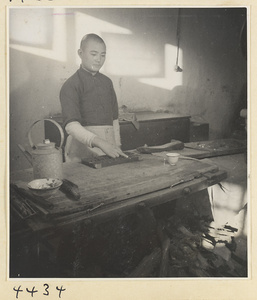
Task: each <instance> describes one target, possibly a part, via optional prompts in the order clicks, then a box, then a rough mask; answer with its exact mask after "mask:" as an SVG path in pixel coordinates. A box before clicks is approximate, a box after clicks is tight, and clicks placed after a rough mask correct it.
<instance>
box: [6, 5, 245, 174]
mask: <svg viewBox="0 0 257 300" xmlns="http://www.w3.org/2000/svg"><path fill="white" fill-rule="evenodd" d="M245 13H246V11H245V9H240V8H237V9H232V10H231V9H230V10H229V9H196V8H192V9H189V8H182V9H180V11H179V10H178V9H177V8H132V7H129V8H63V7H59V8H25V9H24V8H23V9H21V8H14V9H10V11H9V21H10V24H9V46H10V48H9V49H10V50H9V75H10V81H9V92H10V97H9V105H10V106H9V107H10V135H9V136H10V161H11V170H18V169H22V168H26V167H29V163H28V162H27V160H26V159H25V158H24V156H23V155H22V153H21V152H20V150H19V149H18V147H17V144H22V145H23V146H25V148H27V149H29V145H28V140H27V136H26V135H27V133H28V130H29V127H30V125H31V124H32V123H33V122H34V121H36V120H38V119H41V118H47V117H49V116H51V115H55V114H59V113H60V112H61V107H60V103H59V90H60V88H61V86H62V84H63V82H64V81H65V80H66V79H67V78H68V77H69V76H70V75H72V74H73V73H74V72H75V71H76V70H77V68H78V67H79V63H80V62H79V57H78V55H77V49H78V47H79V42H80V39H81V37H82V36H83V35H84V34H86V33H89V32H95V33H97V34H99V35H101V36H102V37H103V38H104V40H105V41H106V44H107V59H106V63H105V65H104V67H103V69H102V72H103V73H105V74H106V75H108V76H109V77H110V78H111V79H112V80H113V83H114V87H115V90H116V93H117V97H118V102H119V106H122V105H126V106H127V107H128V108H129V109H130V110H132V111H137V110H153V111H166V110H167V111H170V112H174V113H179V114H186V115H191V116H192V119H196V120H202V121H205V122H208V123H209V124H210V138H222V137H227V136H229V135H230V134H231V131H232V129H233V123H234V119H235V118H236V117H237V115H238V113H239V108H240V107H241V106H242V105H243V104H242V103H243V102H245V101H246V86H247V83H246V78H247V70H246V59H245V57H244V56H243V54H242V49H241V48H242V47H241V44H240V32H241V28H242V25H243V23H244V21H245ZM179 14H180V17H179V18H178V15H179ZM178 38H179V51H178V48H177V44H178ZM176 62H178V64H179V66H180V68H181V69H182V70H183V71H182V72H175V71H174V66H175V64H176ZM42 135H43V131H42V130H40V129H37V133H36V134H35V142H37V139H38V140H40V138H41V137H42Z"/></svg>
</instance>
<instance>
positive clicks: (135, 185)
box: [16, 155, 218, 218]
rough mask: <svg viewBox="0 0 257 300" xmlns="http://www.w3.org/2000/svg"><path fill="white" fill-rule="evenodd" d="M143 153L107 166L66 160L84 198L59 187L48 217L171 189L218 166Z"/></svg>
mask: <svg viewBox="0 0 257 300" xmlns="http://www.w3.org/2000/svg"><path fill="white" fill-rule="evenodd" d="M142 156H143V157H142V160H141V161H137V162H133V163H130V164H124V165H116V166H111V167H108V168H103V169H92V168H90V167H88V166H85V165H82V164H79V163H66V164H64V176H65V178H67V179H69V180H71V181H72V182H74V183H75V184H77V185H78V187H79V191H80V194H81V199H80V200H78V201H75V200H70V199H68V198H67V197H66V196H65V195H64V194H63V193H62V192H61V191H58V192H57V193H56V195H54V196H52V198H49V199H48V201H52V203H53V204H54V207H53V208H52V209H48V215H47V217H48V218H49V217H52V218H54V217H55V216H57V215H67V214H72V213H75V212H80V211H86V210H88V209H89V210H90V209H92V208H95V207H98V206H105V205H110V204H114V203H117V202H120V201H126V200H128V199H131V198H133V197H138V196H142V195H147V194H150V193H153V192H156V191H158V190H162V189H169V188H170V187H171V185H172V184H174V183H177V182H178V181H180V180H181V179H183V178H186V177H188V176H189V175H191V174H194V173H196V172H199V173H206V172H216V171H217V170H218V167H217V166H215V165H214V164H209V163H205V162H200V161H187V160H180V161H179V162H178V164H177V165H176V166H170V165H167V164H164V161H163V158H161V157H156V156H153V155H142ZM16 184H17V185H19V186H21V187H23V188H26V182H24V181H22V180H19V181H17V182H16ZM183 188H184V187H183ZM176 191H177V190H176ZM157 201H158V200H157Z"/></svg>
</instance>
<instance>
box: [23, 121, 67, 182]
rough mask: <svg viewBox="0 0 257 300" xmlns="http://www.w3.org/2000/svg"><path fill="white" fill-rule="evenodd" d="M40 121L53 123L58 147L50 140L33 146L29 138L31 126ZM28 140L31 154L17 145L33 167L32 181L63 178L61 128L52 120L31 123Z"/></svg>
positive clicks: (62, 136)
mask: <svg viewBox="0 0 257 300" xmlns="http://www.w3.org/2000/svg"><path fill="white" fill-rule="evenodd" d="M40 121H49V122H52V123H54V124H55V125H56V126H57V127H58V129H59V131H60V135H61V141H60V145H59V147H57V146H56V145H55V143H53V142H50V140H48V139H46V140H43V142H42V143H39V144H37V145H34V143H33V141H32V138H31V130H32V128H33V126H34V125H35V124H36V123H38V122H40ZM28 140H29V143H30V146H31V148H32V151H31V153H29V152H28V151H26V150H24V148H23V147H22V146H21V145H18V146H19V148H20V149H21V150H22V151H23V153H24V155H25V156H26V157H27V159H28V160H29V161H30V163H31V165H32V167H33V175H34V179H38V178H57V179H62V178H63V155H62V145H63V141H64V133H63V130H62V128H61V126H60V125H59V124H58V123H57V122H56V121H54V120H51V119H44V120H38V121H36V122H35V123H33V124H32V125H31V127H30V130H29V133H28Z"/></svg>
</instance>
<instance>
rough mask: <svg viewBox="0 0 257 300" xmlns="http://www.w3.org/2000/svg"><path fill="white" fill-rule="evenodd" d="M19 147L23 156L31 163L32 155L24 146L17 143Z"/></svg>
mask: <svg viewBox="0 0 257 300" xmlns="http://www.w3.org/2000/svg"><path fill="white" fill-rule="evenodd" d="M18 147H19V149H20V150H21V152H22V153H23V154H24V156H25V157H26V158H27V160H28V161H29V163H30V164H31V165H32V155H31V154H30V153H29V151H27V150H25V149H24V147H23V146H22V145H20V144H18Z"/></svg>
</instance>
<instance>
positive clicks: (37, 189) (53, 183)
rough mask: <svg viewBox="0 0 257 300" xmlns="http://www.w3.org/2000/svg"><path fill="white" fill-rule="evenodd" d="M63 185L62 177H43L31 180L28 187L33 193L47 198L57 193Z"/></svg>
mask: <svg viewBox="0 0 257 300" xmlns="http://www.w3.org/2000/svg"><path fill="white" fill-rule="evenodd" d="M61 185H62V180H60V179H56V178H42V179H35V180H32V181H30V182H29V183H28V188H29V190H30V191H31V192H32V194H33V195H35V196H39V197H44V198H46V197H50V196H52V195H53V194H55V193H56V192H57V191H58V190H59V188H60V186H61Z"/></svg>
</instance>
